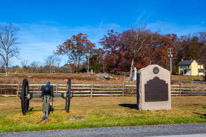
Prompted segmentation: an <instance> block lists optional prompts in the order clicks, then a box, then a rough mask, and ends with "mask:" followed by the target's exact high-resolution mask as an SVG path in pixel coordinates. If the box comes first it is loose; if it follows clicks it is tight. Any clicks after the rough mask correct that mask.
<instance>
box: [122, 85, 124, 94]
mask: <svg viewBox="0 0 206 137" xmlns="http://www.w3.org/2000/svg"><path fill="white" fill-rule="evenodd" d="M122 96H124V83H122Z"/></svg>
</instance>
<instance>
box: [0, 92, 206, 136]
mask: <svg viewBox="0 0 206 137" xmlns="http://www.w3.org/2000/svg"><path fill="white" fill-rule="evenodd" d="M205 100H206V97H203V96H196V97H172V110H161V111H138V110H136V109H135V107H136V105H135V104H136V97H96V98H95V97H93V98H90V97H75V98H73V99H72V102H71V109H70V113H66V112H65V111H64V106H65V104H64V103H65V100H63V99H60V98H58V99H57V98H56V99H55V102H54V105H55V106H54V109H55V111H54V112H53V113H51V114H50V115H49V119H48V120H47V121H41V119H42V111H41V109H42V103H41V101H40V99H33V100H32V101H31V102H30V106H31V107H34V109H33V111H30V112H29V113H28V114H27V115H25V116H23V115H22V113H21V109H20V99H19V98H16V97H13V98H12V97H9V98H2V97H0V132H9V131H29V130H30V131H31V130H32V131H37V130H48V129H69V128H91V127H108V126H133V125H156V124H175V123H199V122H200V123H201V122H206V118H205V116H204V114H206V109H205V106H206V102H205ZM71 117H84V118H85V120H73V121H70V120H68V118H71Z"/></svg>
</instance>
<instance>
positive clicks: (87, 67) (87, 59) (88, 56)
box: [87, 56, 89, 73]
mask: <svg viewBox="0 0 206 137" xmlns="http://www.w3.org/2000/svg"><path fill="white" fill-rule="evenodd" d="M87 73H89V56H87Z"/></svg>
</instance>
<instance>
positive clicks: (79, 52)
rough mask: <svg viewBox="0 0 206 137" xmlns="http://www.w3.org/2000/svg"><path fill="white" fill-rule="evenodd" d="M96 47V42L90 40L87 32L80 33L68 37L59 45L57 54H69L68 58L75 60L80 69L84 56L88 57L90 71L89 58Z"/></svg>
mask: <svg viewBox="0 0 206 137" xmlns="http://www.w3.org/2000/svg"><path fill="white" fill-rule="evenodd" d="M94 47H95V44H94V43H92V42H91V41H89V40H88V35H87V34H83V33H79V34H77V35H73V36H72V37H71V38H70V39H67V40H66V41H65V42H64V43H63V44H62V45H59V46H57V51H56V54H58V55H67V56H68V60H69V61H70V62H71V61H73V62H74V66H75V69H76V70H78V69H79V67H80V65H81V64H80V62H81V61H82V60H83V57H86V60H87V62H88V63H87V65H88V66H87V69H88V70H87V71H89V58H90V56H91V54H92V52H93V51H92V50H93V48H94Z"/></svg>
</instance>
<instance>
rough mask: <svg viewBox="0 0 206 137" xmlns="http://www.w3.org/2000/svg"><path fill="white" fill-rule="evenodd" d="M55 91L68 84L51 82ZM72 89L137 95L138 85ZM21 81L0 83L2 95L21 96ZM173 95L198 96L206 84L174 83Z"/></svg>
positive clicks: (37, 89) (33, 89) (96, 93)
mask: <svg viewBox="0 0 206 137" xmlns="http://www.w3.org/2000/svg"><path fill="white" fill-rule="evenodd" d="M42 85H44V84H29V88H30V92H33V93H39V92H41V86H42ZM51 85H52V86H53V89H54V92H56V93H57V92H61V93H62V92H66V88H67V84H58V83H56V84H51ZM71 86H72V87H71V91H72V93H73V95H74V96H91V97H93V96H95V97H96V96H136V85H128V84H125V83H122V84H93V83H91V84H72V85H71ZM20 93H21V83H18V84H0V96H19V95H20ZM171 94H172V95H173V96H196V95H201V96H204V95H206V85H200V84H199V85H196V84H190V85H185V84H172V85H171Z"/></svg>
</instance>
